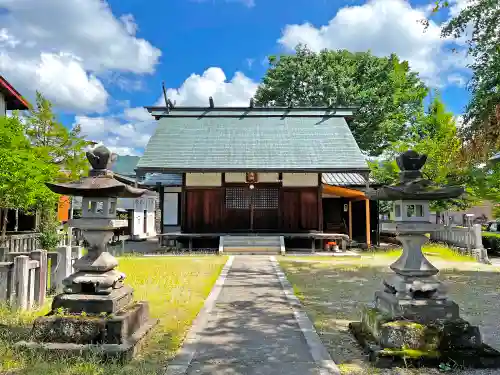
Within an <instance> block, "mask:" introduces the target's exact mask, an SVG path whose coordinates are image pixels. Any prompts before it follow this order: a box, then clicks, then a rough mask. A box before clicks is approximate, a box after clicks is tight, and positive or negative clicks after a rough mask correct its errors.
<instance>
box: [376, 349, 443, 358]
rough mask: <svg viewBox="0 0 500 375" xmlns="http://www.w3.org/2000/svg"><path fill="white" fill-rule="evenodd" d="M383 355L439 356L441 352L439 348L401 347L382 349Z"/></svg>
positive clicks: (404, 356)
mask: <svg viewBox="0 0 500 375" xmlns="http://www.w3.org/2000/svg"><path fill="white" fill-rule="evenodd" d="M380 354H382V355H391V356H394V357H402V358H412V359H416V358H438V357H439V356H440V353H439V352H438V351H437V350H420V349H408V348H400V349H392V348H386V349H383V350H381V351H380Z"/></svg>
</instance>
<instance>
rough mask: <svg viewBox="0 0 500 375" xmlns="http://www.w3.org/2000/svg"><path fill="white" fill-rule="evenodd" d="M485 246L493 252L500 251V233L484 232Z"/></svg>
mask: <svg viewBox="0 0 500 375" xmlns="http://www.w3.org/2000/svg"><path fill="white" fill-rule="evenodd" d="M482 238H483V246H484V247H485V248H486V249H489V250H491V251H492V252H500V234H499V233H493V232H483V234H482Z"/></svg>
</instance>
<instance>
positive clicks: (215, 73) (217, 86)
mask: <svg viewBox="0 0 500 375" xmlns="http://www.w3.org/2000/svg"><path fill="white" fill-rule="evenodd" d="M257 86H258V83H256V82H254V81H252V80H251V79H250V78H248V77H247V76H245V75H244V74H243V73H241V72H236V73H235V74H234V76H233V78H232V79H231V80H227V77H226V74H225V73H224V71H223V70H222V69H221V68H218V67H211V68H208V69H207V70H205V72H204V73H203V74H202V75H199V74H194V73H193V74H191V76H190V77H188V78H187V79H186V80H185V81H184V83H183V84H182V85H181V86H180V87H179V88H177V89H168V90H167V96H168V97H169V99H170V100H172V102H176V105H190V106H207V105H208V98H209V97H210V96H211V97H213V98H214V102H215V105H216V106H229V107H238V106H248V103H249V101H250V98H252V97H253V96H254V95H255V92H256V91H257ZM160 103H162V104H163V99H161V101H160Z"/></svg>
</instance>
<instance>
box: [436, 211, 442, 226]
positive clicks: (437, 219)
mask: <svg viewBox="0 0 500 375" xmlns="http://www.w3.org/2000/svg"><path fill="white" fill-rule="evenodd" d="M440 219H441V212H440V211H436V224H439V221H440Z"/></svg>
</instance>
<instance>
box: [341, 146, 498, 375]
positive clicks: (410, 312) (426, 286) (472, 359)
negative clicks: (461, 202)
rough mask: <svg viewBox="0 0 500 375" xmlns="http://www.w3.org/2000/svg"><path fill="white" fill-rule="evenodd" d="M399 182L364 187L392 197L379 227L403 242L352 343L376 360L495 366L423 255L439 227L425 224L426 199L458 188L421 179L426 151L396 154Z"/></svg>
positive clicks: (375, 195)
mask: <svg viewBox="0 0 500 375" xmlns="http://www.w3.org/2000/svg"><path fill="white" fill-rule="evenodd" d="M396 160H397V164H398V166H399V168H400V174H399V175H400V183H399V184H396V185H392V186H385V187H383V188H381V189H378V190H370V191H368V192H367V193H366V195H367V196H368V197H369V198H370V199H373V200H385V201H393V202H394V204H393V215H394V220H393V221H392V222H383V223H381V229H382V230H383V231H385V232H392V233H395V234H396V235H397V238H398V240H399V241H401V243H402V244H403V252H402V254H401V256H400V257H399V259H397V260H396V261H395V262H394V263H393V264H391V265H390V268H391V270H392V271H393V272H394V273H393V274H391V275H389V276H388V277H386V278H385V279H384V281H383V287H382V289H381V290H379V291H377V292H375V299H374V304H373V306H366V307H364V308H363V310H362V314H361V316H362V317H361V322H359V323H351V324H350V326H349V327H350V330H351V332H352V333H353V334H354V336H355V337H356V339H357V340H358V342H359V343H360V344H361V345H362V346H363V347H364V348H365V349H366V350H367V352H368V353H369V354H370V359H371V360H372V361H375V362H377V363H379V364H383V366H386V365H389V366H390V365H392V364H397V363H398V359H401V358H404V359H405V360H408V358H413V359H416V360H418V361H420V362H419V363H420V364H421V363H422V362H424V363H425V361H429V362H430V363H436V362H437V363H438V364H439V363H440V362H443V363H447V362H449V361H455V362H457V363H460V364H466V365H468V366H473V367H484V366H486V367H499V366H500V353H499V352H497V351H496V350H494V349H492V348H490V347H489V346H487V345H485V344H483V343H482V342H481V335H480V332H479V328H478V327H474V326H472V325H470V324H469V323H468V322H466V321H465V320H463V319H462V318H460V315H459V306H458V305H457V304H456V303H455V302H453V301H451V300H450V299H449V298H448V296H447V293H446V289H445V287H444V285H443V283H442V282H441V281H440V280H439V279H438V278H437V274H438V273H439V270H438V269H437V268H436V267H434V266H433V265H432V264H431V263H430V262H429V260H428V259H427V258H426V257H425V256H424V254H423V253H422V245H424V244H425V243H426V242H427V241H428V238H427V236H426V234H428V233H431V232H434V231H438V230H441V229H442V228H443V225H441V224H434V223H431V222H430V214H429V201H431V200H439V199H446V198H457V197H459V196H461V195H462V194H463V192H464V189H463V188H461V187H456V186H445V187H440V186H436V185H435V184H433V183H432V182H431V181H429V180H426V179H424V178H423V177H422V173H421V171H420V170H421V168H422V167H423V166H424V164H425V162H426V160H427V156H426V155H420V154H418V153H416V152H414V151H411V150H410V151H407V152H405V153H403V154H401V155H400V156H399V157H398V158H397V159H396Z"/></svg>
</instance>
